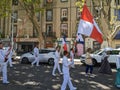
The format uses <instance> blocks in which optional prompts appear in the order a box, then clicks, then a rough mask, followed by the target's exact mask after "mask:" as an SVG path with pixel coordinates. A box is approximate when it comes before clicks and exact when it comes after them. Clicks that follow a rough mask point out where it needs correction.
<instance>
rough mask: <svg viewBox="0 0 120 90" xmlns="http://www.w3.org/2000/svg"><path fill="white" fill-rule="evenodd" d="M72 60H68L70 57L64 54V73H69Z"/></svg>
mask: <svg viewBox="0 0 120 90" xmlns="http://www.w3.org/2000/svg"><path fill="white" fill-rule="evenodd" d="M72 64H73V61H72V62H69V61H68V58H67V57H66V56H63V60H62V67H63V68H62V70H63V74H69V65H72Z"/></svg>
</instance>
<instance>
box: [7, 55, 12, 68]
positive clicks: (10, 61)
mask: <svg viewBox="0 0 120 90" xmlns="http://www.w3.org/2000/svg"><path fill="white" fill-rule="evenodd" d="M8 63H9V65H10V67H12V66H13V65H12V58H10V57H9V58H8V61H7V64H8Z"/></svg>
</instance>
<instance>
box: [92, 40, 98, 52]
mask: <svg viewBox="0 0 120 90" xmlns="http://www.w3.org/2000/svg"><path fill="white" fill-rule="evenodd" d="M93 49H94V51H96V50H99V49H100V43H99V42H97V41H94V42H93Z"/></svg>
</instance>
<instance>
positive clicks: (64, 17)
mask: <svg viewBox="0 0 120 90" xmlns="http://www.w3.org/2000/svg"><path fill="white" fill-rule="evenodd" d="M67 20H68V9H67V8H62V9H61V21H67Z"/></svg>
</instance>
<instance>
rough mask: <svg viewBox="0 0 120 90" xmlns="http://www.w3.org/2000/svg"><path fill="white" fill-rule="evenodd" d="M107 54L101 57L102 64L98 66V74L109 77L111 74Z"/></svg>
mask: <svg viewBox="0 0 120 90" xmlns="http://www.w3.org/2000/svg"><path fill="white" fill-rule="evenodd" d="M105 53H106V52H105ZM108 54H109V53H108V52H107V53H106V54H103V56H102V57H104V59H103V60H102V63H101V66H100V68H99V70H98V72H100V73H103V74H109V75H110V74H112V70H111V67H110V64H109V62H108V58H109V55H108Z"/></svg>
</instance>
